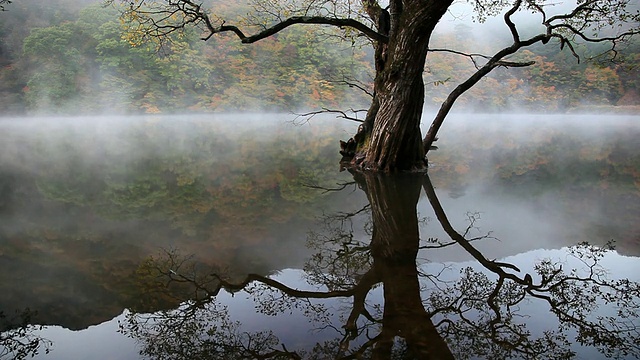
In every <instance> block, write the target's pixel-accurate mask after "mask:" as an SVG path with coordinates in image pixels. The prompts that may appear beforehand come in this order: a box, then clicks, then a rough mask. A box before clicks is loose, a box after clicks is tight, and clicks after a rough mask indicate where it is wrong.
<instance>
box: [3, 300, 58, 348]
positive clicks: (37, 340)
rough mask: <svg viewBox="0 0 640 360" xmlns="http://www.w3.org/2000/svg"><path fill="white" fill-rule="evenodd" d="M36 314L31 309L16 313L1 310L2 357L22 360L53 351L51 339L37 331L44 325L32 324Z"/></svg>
mask: <svg viewBox="0 0 640 360" xmlns="http://www.w3.org/2000/svg"><path fill="white" fill-rule="evenodd" d="M36 315H37V314H36V313H35V312H33V311H31V310H29V309H24V310H22V311H19V312H16V313H14V314H6V313H4V312H3V311H1V310H0V359H13V360H21V359H26V358H30V357H34V356H36V355H38V354H40V353H45V354H48V353H49V351H51V347H52V345H53V344H52V343H51V341H49V340H48V339H45V338H44V337H42V336H40V335H38V334H37V333H36V331H37V330H41V329H42V326H37V325H31V323H32V321H33V319H34V317H35V316H36Z"/></svg>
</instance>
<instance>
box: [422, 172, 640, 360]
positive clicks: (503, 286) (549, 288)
mask: <svg viewBox="0 0 640 360" xmlns="http://www.w3.org/2000/svg"><path fill="white" fill-rule="evenodd" d="M423 187H424V189H425V191H426V193H427V197H428V198H429V202H430V203H431V205H432V207H433V209H434V211H435V213H436V216H437V218H438V220H439V222H440V223H441V225H442V227H443V229H444V230H445V232H446V233H447V234H448V235H449V236H450V237H451V238H452V239H453V240H454V241H455V242H456V243H458V244H459V245H460V246H461V247H462V248H464V249H465V250H466V251H467V252H468V253H469V254H471V255H472V256H473V257H474V258H475V259H476V260H477V261H478V262H479V263H480V264H481V265H482V266H483V267H484V268H486V269H487V270H489V271H491V272H493V273H494V274H496V275H498V279H497V281H496V283H495V285H493V286H494V287H493V290H491V291H488V289H489V287H490V286H491V285H490V280H489V279H488V278H487V277H486V275H484V274H482V273H477V272H475V271H473V270H472V269H470V268H467V269H465V272H464V273H465V276H464V277H463V279H462V283H461V284H456V285H454V287H453V290H449V291H448V292H447V293H449V294H451V293H452V292H454V293H455V292H456V291H457V292H458V293H459V294H460V295H459V296H458V297H452V296H451V295H449V296H447V297H442V296H441V295H437V294H435V295H432V302H433V303H435V304H439V305H438V306H436V309H435V310H434V311H433V312H432V314H436V313H447V312H448V313H455V314H457V315H458V316H459V317H460V319H461V320H462V323H463V324H466V326H468V327H470V328H472V329H474V331H478V333H481V332H482V331H486V330H488V331H489V332H490V336H491V338H492V339H494V341H495V340H499V337H506V338H505V339H503V340H500V341H499V343H500V342H504V341H507V340H508V338H509V337H515V338H514V339H512V340H509V346H514V345H516V346H515V347H513V349H515V351H517V352H521V353H522V354H526V355H528V356H533V355H535V354H536V351H534V348H533V344H530V343H526V342H525V339H526V336H527V335H526V333H525V332H524V331H523V329H520V328H519V327H518V326H517V325H513V324H511V317H513V315H514V314H513V313H512V309H513V308H515V307H517V305H518V304H519V303H520V302H522V301H523V300H524V299H525V297H526V296H527V295H528V296H531V297H533V298H536V299H540V300H543V301H545V302H546V303H547V304H548V305H549V306H550V310H551V312H552V313H554V314H555V315H556V316H557V318H558V321H559V322H560V324H561V326H562V327H573V328H575V329H576V330H577V331H578V340H579V342H580V343H581V344H588V345H592V346H596V347H598V348H599V350H600V351H601V352H603V353H604V354H605V355H607V356H610V355H611V354H617V353H618V352H620V353H623V354H627V353H633V354H640V331H639V330H638V327H637V324H636V323H635V322H636V321H637V319H638V317H639V316H640V314H639V313H638V309H639V308H640V303H639V299H640V284H638V283H635V282H631V281H629V280H628V279H623V280H617V281H612V280H607V279H606V271H605V270H604V269H602V268H601V267H600V266H599V260H600V259H601V258H602V257H603V256H604V254H605V253H606V252H607V251H608V249H609V248H607V247H605V248H604V249H599V248H595V247H593V246H589V245H587V244H581V245H579V246H577V247H574V248H571V249H570V254H571V255H572V257H574V258H575V259H577V260H578V261H579V262H580V263H581V264H582V265H583V266H584V267H585V269H583V271H584V270H586V273H585V274H584V275H581V274H580V273H579V271H578V270H576V269H573V270H571V271H570V272H569V273H565V272H564V271H563V268H562V266H561V265H559V264H557V263H553V262H551V261H550V260H545V261H542V262H540V263H538V264H536V268H535V269H536V272H537V274H538V275H539V276H540V278H541V280H540V281H539V282H534V280H533V278H532V276H531V275H530V274H525V275H524V276H523V277H519V276H517V275H515V274H513V273H508V272H506V271H505V269H511V270H514V271H516V272H520V270H519V269H518V268H517V267H516V266H515V265H513V264H509V263H504V262H497V261H495V260H494V261H492V260H488V259H487V258H486V257H485V256H484V255H483V254H482V253H480V252H479V251H478V250H477V249H476V248H475V247H473V246H472V245H471V244H470V243H469V241H468V240H466V239H465V238H464V236H462V235H461V234H460V233H458V232H457V231H455V229H453V227H452V225H451V223H450V222H449V220H448V219H447V216H446V214H445V213H444V210H443V209H442V206H441V204H440V202H439V200H438V198H437V196H436V194H435V191H434V189H433V186H432V185H431V182H430V180H429V178H428V176H425V179H424V186H423ZM465 233H466V232H465ZM478 291H480V292H482V294H478V293H475V292H478ZM487 291H488V292H487ZM630 294H633V295H630ZM474 303H479V304H480V303H484V304H486V306H488V308H489V309H490V312H491V313H492V314H493V315H492V316H491V317H490V318H489V319H487V321H486V322H484V324H482V322H481V325H480V326H478V325H477V324H476V323H474V321H471V320H470V319H468V318H466V317H465V315H464V314H465V312H467V311H470V310H471V309H476V310H478V309H480V308H479V307H478V306H480V305H474ZM598 303H602V304H603V305H609V306H613V307H614V308H615V309H616V315H613V316H603V315H600V316H594V315H593V316H594V319H593V320H592V319H591V318H590V317H591V316H592V312H593V311H594V307H593V305H594V304H598ZM501 306H505V307H506V317H503V314H502V312H501ZM622 309H624V310H622ZM485 314H486V313H485ZM625 319H626V320H627V321H626V322H624V321H623V320H625ZM440 325H446V326H447V328H448V329H449V330H450V331H454V332H455V331H456V327H457V326H458V325H456V324H455V323H454V322H452V321H450V320H448V319H444V320H442V322H441V324H440ZM551 335H552V334H551V333H546V334H545V336H547V337H548V336H551ZM555 336H557V337H558V339H557V340H553V341H554V342H555V341H566V339H564V337H563V336H564V335H562V334H557V335H555ZM563 339H564V340H563ZM549 340H550V339H547V341H549ZM514 341H515V342H514ZM518 344H520V345H522V346H521V347H518ZM614 344H615V345H614ZM556 350H558V351H561V349H559V348H558V349H556Z"/></svg>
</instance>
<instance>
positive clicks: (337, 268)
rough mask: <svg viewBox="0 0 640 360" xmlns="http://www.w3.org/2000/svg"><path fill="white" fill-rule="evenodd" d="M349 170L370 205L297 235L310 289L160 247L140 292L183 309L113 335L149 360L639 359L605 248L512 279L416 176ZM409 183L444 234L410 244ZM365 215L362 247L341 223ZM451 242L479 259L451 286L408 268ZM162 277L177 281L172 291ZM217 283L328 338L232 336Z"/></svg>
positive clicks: (634, 306)
mask: <svg viewBox="0 0 640 360" xmlns="http://www.w3.org/2000/svg"><path fill="white" fill-rule="evenodd" d="M353 176H354V178H355V180H356V182H357V184H358V185H359V186H360V188H361V189H362V190H363V191H365V192H366V194H367V197H368V200H369V205H368V206H366V207H364V208H362V209H358V210H355V211H351V212H345V213H340V214H337V215H334V216H330V217H327V218H326V219H325V225H326V229H327V231H326V233H324V234H319V233H315V234H311V235H310V236H309V242H311V243H312V245H313V247H314V248H315V249H316V250H317V255H316V256H312V257H311V258H310V260H309V262H308V263H307V265H306V267H305V271H306V273H307V279H308V281H309V283H310V284H311V285H315V286H316V287H317V289H313V290H300V289H296V288H294V287H291V286H289V285H286V284H284V283H282V282H280V281H276V280H274V279H272V278H270V277H269V276H265V275H259V274H249V275H246V276H240V277H238V276H231V275H229V274H226V275H224V273H223V272H221V271H215V272H207V273H204V275H199V274H198V271H196V268H195V267H191V266H187V265H188V263H187V262H185V261H184V260H183V259H181V258H180V257H179V256H177V255H176V254H175V253H167V255H166V256H165V258H164V259H163V260H162V261H156V262H153V261H152V262H149V263H147V264H146V268H147V269H148V270H151V272H147V273H148V274H151V273H153V274H155V276H152V277H151V278H153V279H155V280H154V282H155V286H152V288H153V287H156V288H157V289H160V290H161V292H162V291H166V292H169V293H172V294H174V295H176V294H180V293H182V294H184V295H183V296H184V297H183V302H182V304H181V305H180V307H178V308H177V309H174V310H165V311H161V312H157V313H154V314H146V315H145V314H136V313H131V314H129V316H128V317H127V322H126V323H123V324H122V331H123V332H124V333H126V334H128V335H129V336H132V337H135V338H137V339H139V340H140V341H141V343H142V345H143V347H142V352H143V353H144V354H145V355H149V356H151V357H152V358H159V359H185V358H190V359H199V358H202V359H204V358H229V357H233V358H239V359H240V358H247V359H267V358H281V359H301V358H309V359H314V358H335V359H359V358H373V359H393V358H403V359H412V358H415V359H454V358H473V357H481V358H492V359H509V358H525V359H535V358H540V357H541V356H542V357H545V358H554V359H556V358H557V359H562V358H572V357H574V356H575V352H574V350H573V348H572V344H573V343H579V344H581V345H586V346H592V347H594V348H596V349H598V351H600V352H601V353H602V354H605V355H607V356H613V357H624V356H639V355H640V345H638V344H640V332H639V331H638V328H637V325H636V323H637V321H638V315H639V314H638V311H639V310H638V309H639V306H638V305H640V304H638V303H639V302H640V286H639V284H638V283H635V282H631V281H629V280H626V279H619V280H612V279H609V278H608V276H607V272H606V270H605V269H603V268H602V267H601V266H600V265H599V261H600V260H601V259H602V257H603V256H604V255H605V254H606V252H607V251H609V250H608V249H606V248H596V247H592V246H589V245H586V244H581V245H578V246H576V247H574V248H572V249H571V250H570V251H569V252H568V256H570V257H572V258H574V259H576V260H577V261H576V262H575V264H574V263H571V264H569V263H565V264H562V263H560V262H554V261H551V260H542V261H540V262H538V263H537V264H536V266H535V268H534V270H535V271H534V272H532V273H524V272H523V271H521V270H520V269H519V268H518V267H517V266H516V265H515V264H511V263H505V262H499V261H495V260H489V259H488V258H487V257H486V256H485V255H483V254H482V253H480V252H479V251H478V250H477V249H476V248H475V247H474V246H473V245H472V243H471V242H470V241H469V240H468V239H466V238H465V237H464V236H463V235H462V234H460V233H459V232H457V231H456V230H455V229H454V228H453V227H452V226H451V224H450V222H449V220H448V219H447V216H446V214H445V212H444V210H443V209H442V207H441V205H440V202H439V201H438V198H437V196H436V194H435V191H434V189H433V187H432V186H431V183H430V180H429V178H428V176H426V175H417V174H404V175H402V176H393V177H392V176H389V175H382V174H376V173H373V172H359V171H353ZM422 189H424V190H425V191H426V193H427V197H428V199H429V201H430V203H431V205H432V206H433V208H434V211H435V213H436V216H437V218H438V221H439V223H440V224H441V225H442V227H443V228H444V230H445V231H446V232H447V234H448V235H449V236H450V237H451V240H450V241H444V242H442V241H439V240H438V241H434V240H433V239H429V240H422V241H421V239H420V234H419V231H418V229H419V228H418V217H417V211H416V207H417V202H418V199H419V197H420V193H421V190H422ZM365 213H366V214H370V217H371V222H370V226H369V227H368V230H367V231H366V233H367V234H369V235H368V236H371V239H370V241H369V240H366V241H365V240H361V239H357V238H355V237H354V236H353V230H352V223H351V220H352V219H354V218H355V217H358V216H363V215H364V214H365ZM474 219H475V218H473V217H472V219H471V220H472V221H473V220H474ZM465 233H467V232H466V231H465ZM475 240H479V238H475ZM452 244H455V245H454V246H460V247H461V248H463V249H464V250H465V251H467V252H468V253H469V254H471V255H472V256H473V257H474V258H475V259H476V261H477V263H478V267H477V268H473V267H467V268H463V269H462V270H461V272H460V276H459V278H458V279H454V280H452V279H451V278H447V277H446V276H444V275H443V272H439V273H438V272H436V273H425V271H424V268H422V267H420V266H417V264H416V259H417V257H418V253H419V251H420V250H421V249H424V250H425V251H426V252H427V254H429V252H431V251H437V249H438V248H439V247H447V246H452ZM576 264H577V265H580V266H575V265H576ZM569 266H571V268H569ZM574 266H575V267H574ZM175 285H178V286H179V287H185V286H186V288H183V290H182V291H176V289H177V288H175V287H174V286H175ZM379 286H381V287H382V297H383V303H381V304H376V303H371V302H370V301H369V300H367V299H368V296H369V295H370V293H371V292H372V291H373V289H375V288H377V287H379ZM222 289H225V290H227V291H229V292H237V291H245V292H247V293H248V294H250V296H251V297H252V298H253V299H254V301H255V302H256V304H257V305H256V307H257V310H258V311H260V312H262V313H264V314H268V315H277V314H284V313H288V312H291V311H293V309H300V310H301V311H302V312H303V313H304V314H305V315H307V316H309V317H310V319H311V320H312V321H313V323H314V324H316V325H315V327H316V328H317V329H325V330H326V329H330V330H332V331H335V332H336V334H337V335H336V337H335V339H334V340H329V341H326V342H322V343H318V344H316V346H315V347H314V348H312V349H311V348H301V349H289V348H288V347H287V344H286V339H283V340H281V339H280V338H278V337H277V334H276V333H274V332H272V331H269V330H265V331H254V332H247V331H244V330H243V329H242V326H241V324H240V323H238V322H235V321H233V319H231V318H230V317H229V314H228V312H227V310H226V308H225V307H224V306H223V305H222V304H220V303H219V302H217V299H216V296H217V295H218V294H219V292H220V291H221V290H222ZM187 290H188V291H187ZM330 299H348V300H349V302H348V307H345V308H343V309H342V310H341V311H343V313H342V316H341V317H340V319H341V320H339V321H340V324H336V323H335V321H336V320H335V317H334V316H333V317H332V316H331V313H330V311H329V309H328V307H327V306H329V305H331V307H332V308H334V309H335V307H336V305H335V304H333V303H327V301H328V300H330ZM528 302H539V303H542V304H545V305H546V306H547V307H548V309H549V311H550V314H553V315H555V319H556V320H557V324H555V325H554V324H550V325H549V326H550V327H549V328H548V329H546V330H544V331H543V332H542V333H534V332H533V331H531V330H530V329H528V327H527V320H526V314H525V313H524V312H523V311H524V310H523V308H522V307H521V306H522V305H523V304H525V303H528ZM341 303H344V301H343V302H341ZM594 304H598V306H594ZM612 309H613V310H615V311H613V312H607V311H608V310H612ZM553 315H551V316H552V317H553ZM571 337H574V338H573V339H571Z"/></svg>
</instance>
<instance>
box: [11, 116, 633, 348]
mask: <svg viewBox="0 0 640 360" xmlns="http://www.w3.org/2000/svg"><path fill="white" fill-rule="evenodd" d="M428 118H429V114H425V119H428ZM292 119H293V116H291V115H264V114H228V115H215V116H212V115H202V116H200V115H198V116H130V117H109V116H103V117H75V118H65V117H58V118H53V117H43V118H2V119H0V134H1V135H0V138H1V139H0V270H1V271H0V273H2V274H5V275H4V276H3V292H2V295H0V308H2V309H3V311H5V313H13V312H14V311H18V310H20V309H23V308H24V307H28V308H30V309H32V310H34V311H37V312H38V314H37V317H36V318H35V322H36V323H38V324H43V325H55V326H61V327H62V328H57V327H54V328H49V329H48V330H46V331H45V332H43V333H42V334H44V335H46V336H50V337H51V338H52V339H54V342H58V341H57V340H55V339H60V340H59V343H60V346H63V347H64V349H65V350H61V351H59V352H58V353H57V354H58V355H56V352H55V350H54V352H53V357H52V358H64V357H65V356H67V355H68V354H69V351H71V350H70V349H69V348H68V346H72V345H64V344H77V343H78V341H80V340H79V339H80V338H79V337H76V336H80V335H79V334H74V333H71V332H69V331H67V330H64V329H63V328H67V329H74V330H80V329H86V330H83V331H82V334H84V335H82V336H87V339H89V338H92V337H94V336H96V335H95V334H97V333H94V332H95V331H98V328H88V327H89V326H95V325H98V324H104V325H103V326H101V327H100V329H101V330H100V331H106V330H104V329H112V330H109V331H113V329H114V327H115V325H114V322H113V321H115V320H112V319H114V318H116V317H117V319H119V320H120V321H124V319H125V315H122V314H123V311H125V309H132V311H140V312H143V313H144V312H153V311H157V310H158V309H172V308H175V307H177V306H179V304H180V301H179V300H178V298H175V299H171V298H158V299H157V300H156V302H157V304H156V305H155V307H154V306H149V304H148V303H146V302H145V301H143V300H145V299H148V297H149V294H147V293H145V289H144V288H143V287H140V284H138V281H139V279H138V276H139V274H140V272H141V269H143V268H144V264H146V262H147V261H148V260H149V259H155V260H154V261H160V260H162V259H163V258H164V257H166V255H167V254H173V253H175V254H176V256H178V255H179V256H184V257H185V258H188V259H189V262H193V263H194V264H195V265H194V266H195V267H194V269H198V271H203V272H205V273H206V272H209V271H213V272H218V271H224V272H225V273H226V274H228V276H229V277H230V278H231V279H236V280H238V281H239V280H241V279H242V278H243V276H245V275H246V274H247V273H257V274H263V275H273V276H274V278H277V279H283V281H287V282H289V283H290V284H299V285H296V286H301V287H302V286H305V285H304V282H299V281H300V280H299V278H300V277H305V276H308V275H304V272H302V271H301V270H299V269H303V268H306V266H308V263H309V261H310V259H311V258H312V257H313V256H315V255H314V254H317V253H318V251H325V250H322V249H323V248H322V246H324V245H322V244H323V243H322V241H321V240H322V239H325V238H330V237H332V236H336V234H341V233H342V232H345V231H346V233H345V234H347V235H348V234H350V235H349V236H350V238H351V239H354V241H361V242H362V243H363V244H367V243H368V242H369V241H370V239H371V214H370V209H369V210H367V204H368V201H367V196H366V194H365V193H364V192H363V191H362V190H360V189H359V187H358V185H357V184H355V183H353V180H354V178H353V175H351V174H350V173H349V172H347V171H343V172H340V171H339V166H338V161H339V159H340V155H339V154H338V144H337V142H338V139H344V138H346V137H348V136H350V134H352V133H353V132H354V131H355V129H354V128H355V125H357V124H352V123H345V122H342V121H340V120H335V119H331V118H319V119H314V120H312V121H311V122H310V123H308V124H305V125H302V126H296V125H293V124H292V122H291V120H292ZM637 124H638V117H637V116H600V115H545V116H538V115H525V114H503V115H497V114H490V115H479V114H456V115H455V116H453V117H451V118H450V119H449V120H448V122H447V123H446V124H445V126H444V127H443V129H442V132H441V135H440V140H438V142H437V145H438V146H439V149H438V150H435V151H432V152H430V154H429V161H430V164H431V166H430V169H429V174H430V178H431V181H432V182H433V184H434V186H435V188H436V189H435V190H436V193H437V194H438V196H439V198H440V201H441V202H442V206H443V208H444V209H445V211H446V212H447V214H448V216H449V218H450V221H451V223H452V224H453V226H454V228H456V229H457V230H458V231H460V232H461V233H462V232H465V229H468V237H471V238H472V237H485V236H488V238H486V239H482V240H479V241H477V242H474V245H476V246H477V248H478V249H479V250H481V251H482V252H483V254H485V256H486V257H487V258H490V259H515V260H514V261H515V262H516V263H518V264H519V266H521V264H524V263H527V262H530V260H531V259H538V258H540V257H542V256H544V254H546V253H545V252H544V251H543V250H542V249H556V250H557V249H564V248H566V247H567V246H571V245H575V244H577V243H579V242H582V241H589V242H590V243H592V244H597V245H603V244H605V243H606V242H607V241H609V240H612V239H613V240H614V241H615V245H616V249H617V254H623V255H626V256H638V255H639V254H640V243H639V241H638V240H639V234H640V228H639V227H638V225H637V221H636V220H637V218H638V215H639V214H640V208H639V205H638V204H640V201H638V200H639V199H640V194H639V193H640V190H639V184H640V181H639V179H638V172H637V169H638V167H639V166H640V159H639V158H638V154H640V151H639V150H640V149H638V147H639V146H640V144H638V143H637V141H636V139H637V138H638V135H640V127H638V125H637ZM340 189H341V190H340ZM418 212H419V218H420V219H421V222H420V227H419V231H420V239H421V241H422V243H424V244H429V241H430V240H429V239H436V240H437V241H443V242H444V241H446V240H447V234H446V233H445V232H444V231H443V230H442V227H441V226H440V224H439V223H438V221H437V220H436V215H435V214H434V212H433V209H432V208H431V206H430V204H429V201H428V199H427V198H426V197H425V196H424V194H422V195H421V196H420V200H419V202H418ZM344 214H356V215H355V216H351V217H349V218H348V220H340V216H343V215H344ZM336 221H337V222H336ZM336 224H341V225H340V227H338V228H336V227H335V226H336ZM318 241H320V243H318ZM309 246H311V247H309ZM557 251H560V250H557ZM617 254H616V253H614V254H613V255H611V256H619V255H617ZM625 259H630V260H628V262H625V264H627V265H625V267H626V268H627V269H629V267H631V268H634V267H637V266H638V264H637V261H636V258H632V257H625ZM470 260H472V258H471V256H470V255H469V254H468V253H467V252H465V251H463V250H462V249H460V248H456V247H449V248H445V249H441V250H438V251H431V250H422V251H421V252H420V254H419V256H418V263H419V264H422V265H421V266H426V267H433V268H434V269H436V268H439V267H442V266H452V269H458V268H459V267H462V266H465V264H467V263H468V262H469V261H470ZM612 263H613V264H615V263H616V262H615V261H613V262H612ZM442 264H444V265H442ZM446 264H450V265H446ZM194 271H195V270H194ZM301 274H302V275H301ZM291 286H294V285H291ZM375 296H378V297H379V296H381V295H380V294H378V295H375ZM374 298H375V297H374ZM220 299H221V301H223V302H226V301H229V304H231V303H230V302H231V301H233V300H232V298H231V297H229V298H227V296H226V295H224V296H221V297H220ZM224 299H226V300H224ZM242 304H244V303H239V304H238V305H229V306H231V307H232V308H234V306H240V307H241V308H242V309H245V310H239V311H238V312H237V314H243V316H244V317H243V321H244V322H246V321H248V320H247V319H251V318H253V316H252V315H250V314H249V313H247V310H246V309H247V308H250V307H251V305H250V303H247V304H245V305H242ZM256 316H257V315H256ZM255 319H256V320H255V321H256V323H255V324H253V325H252V324H251V323H248V324H247V326H248V327H249V328H251V327H252V326H254V325H255V326H258V325H257V324H258V323H260V324H268V323H269V321H268V318H267V320H264V321H263V320H258V317H255ZM301 319H302V318H301ZM301 319H298V320H295V321H296V324H297V325H295V326H294V325H293V323H292V324H291V326H294V327H293V328H296V329H298V328H299V329H301V330H300V331H301V332H303V333H304V331H305V330H302V329H303V324H304V323H305V322H304V321H303V320H301ZM109 321H111V322H109ZM278 321H280V320H278ZM282 321H283V322H282V325H278V327H282V329H286V328H287V326H289V325H287V321H285V320H282ZM291 321H293V320H291ZM297 322H300V324H298V323H297ZM277 323H278V324H280V322H277ZM274 324H275V322H274ZM260 326H262V325H260ZM274 326H275V325H274ZM87 328H88V329H87ZM298 333H300V332H298ZM92 334H93V335H92ZM118 336H120V335H113V340H109V341H114V344H115V343H120V342H121V341H123V344H131V343H129V342H128V341H126V340H123V339H122V338H119V337H118ZM106 338H109V337H108V336H107V337H106ZM287 338H291V339H297V337H296V336H295V334H294V333H291V335H287ZM303 338H304V337H303ZM118 339H119V340H118ZM87 341H89V340H87ZM123 346H125V347H126V346H130V345H123ZM54 349H55V345H54ZM105 351H106V350H105ZM128 351H132V352H133V353H131V354H130V355H123V356H125V357H127V356H130V358H132V359H133V358H137V355H136V354H135V351H136V350H135V349H134V348H131V349H130V350H128ZM76 355H77V354H76ZM56 356H57V357H56ZM60 356H62V357H60ZM69 356H71V355H69ZM44 358H47V357H44Z"/></svg>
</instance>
